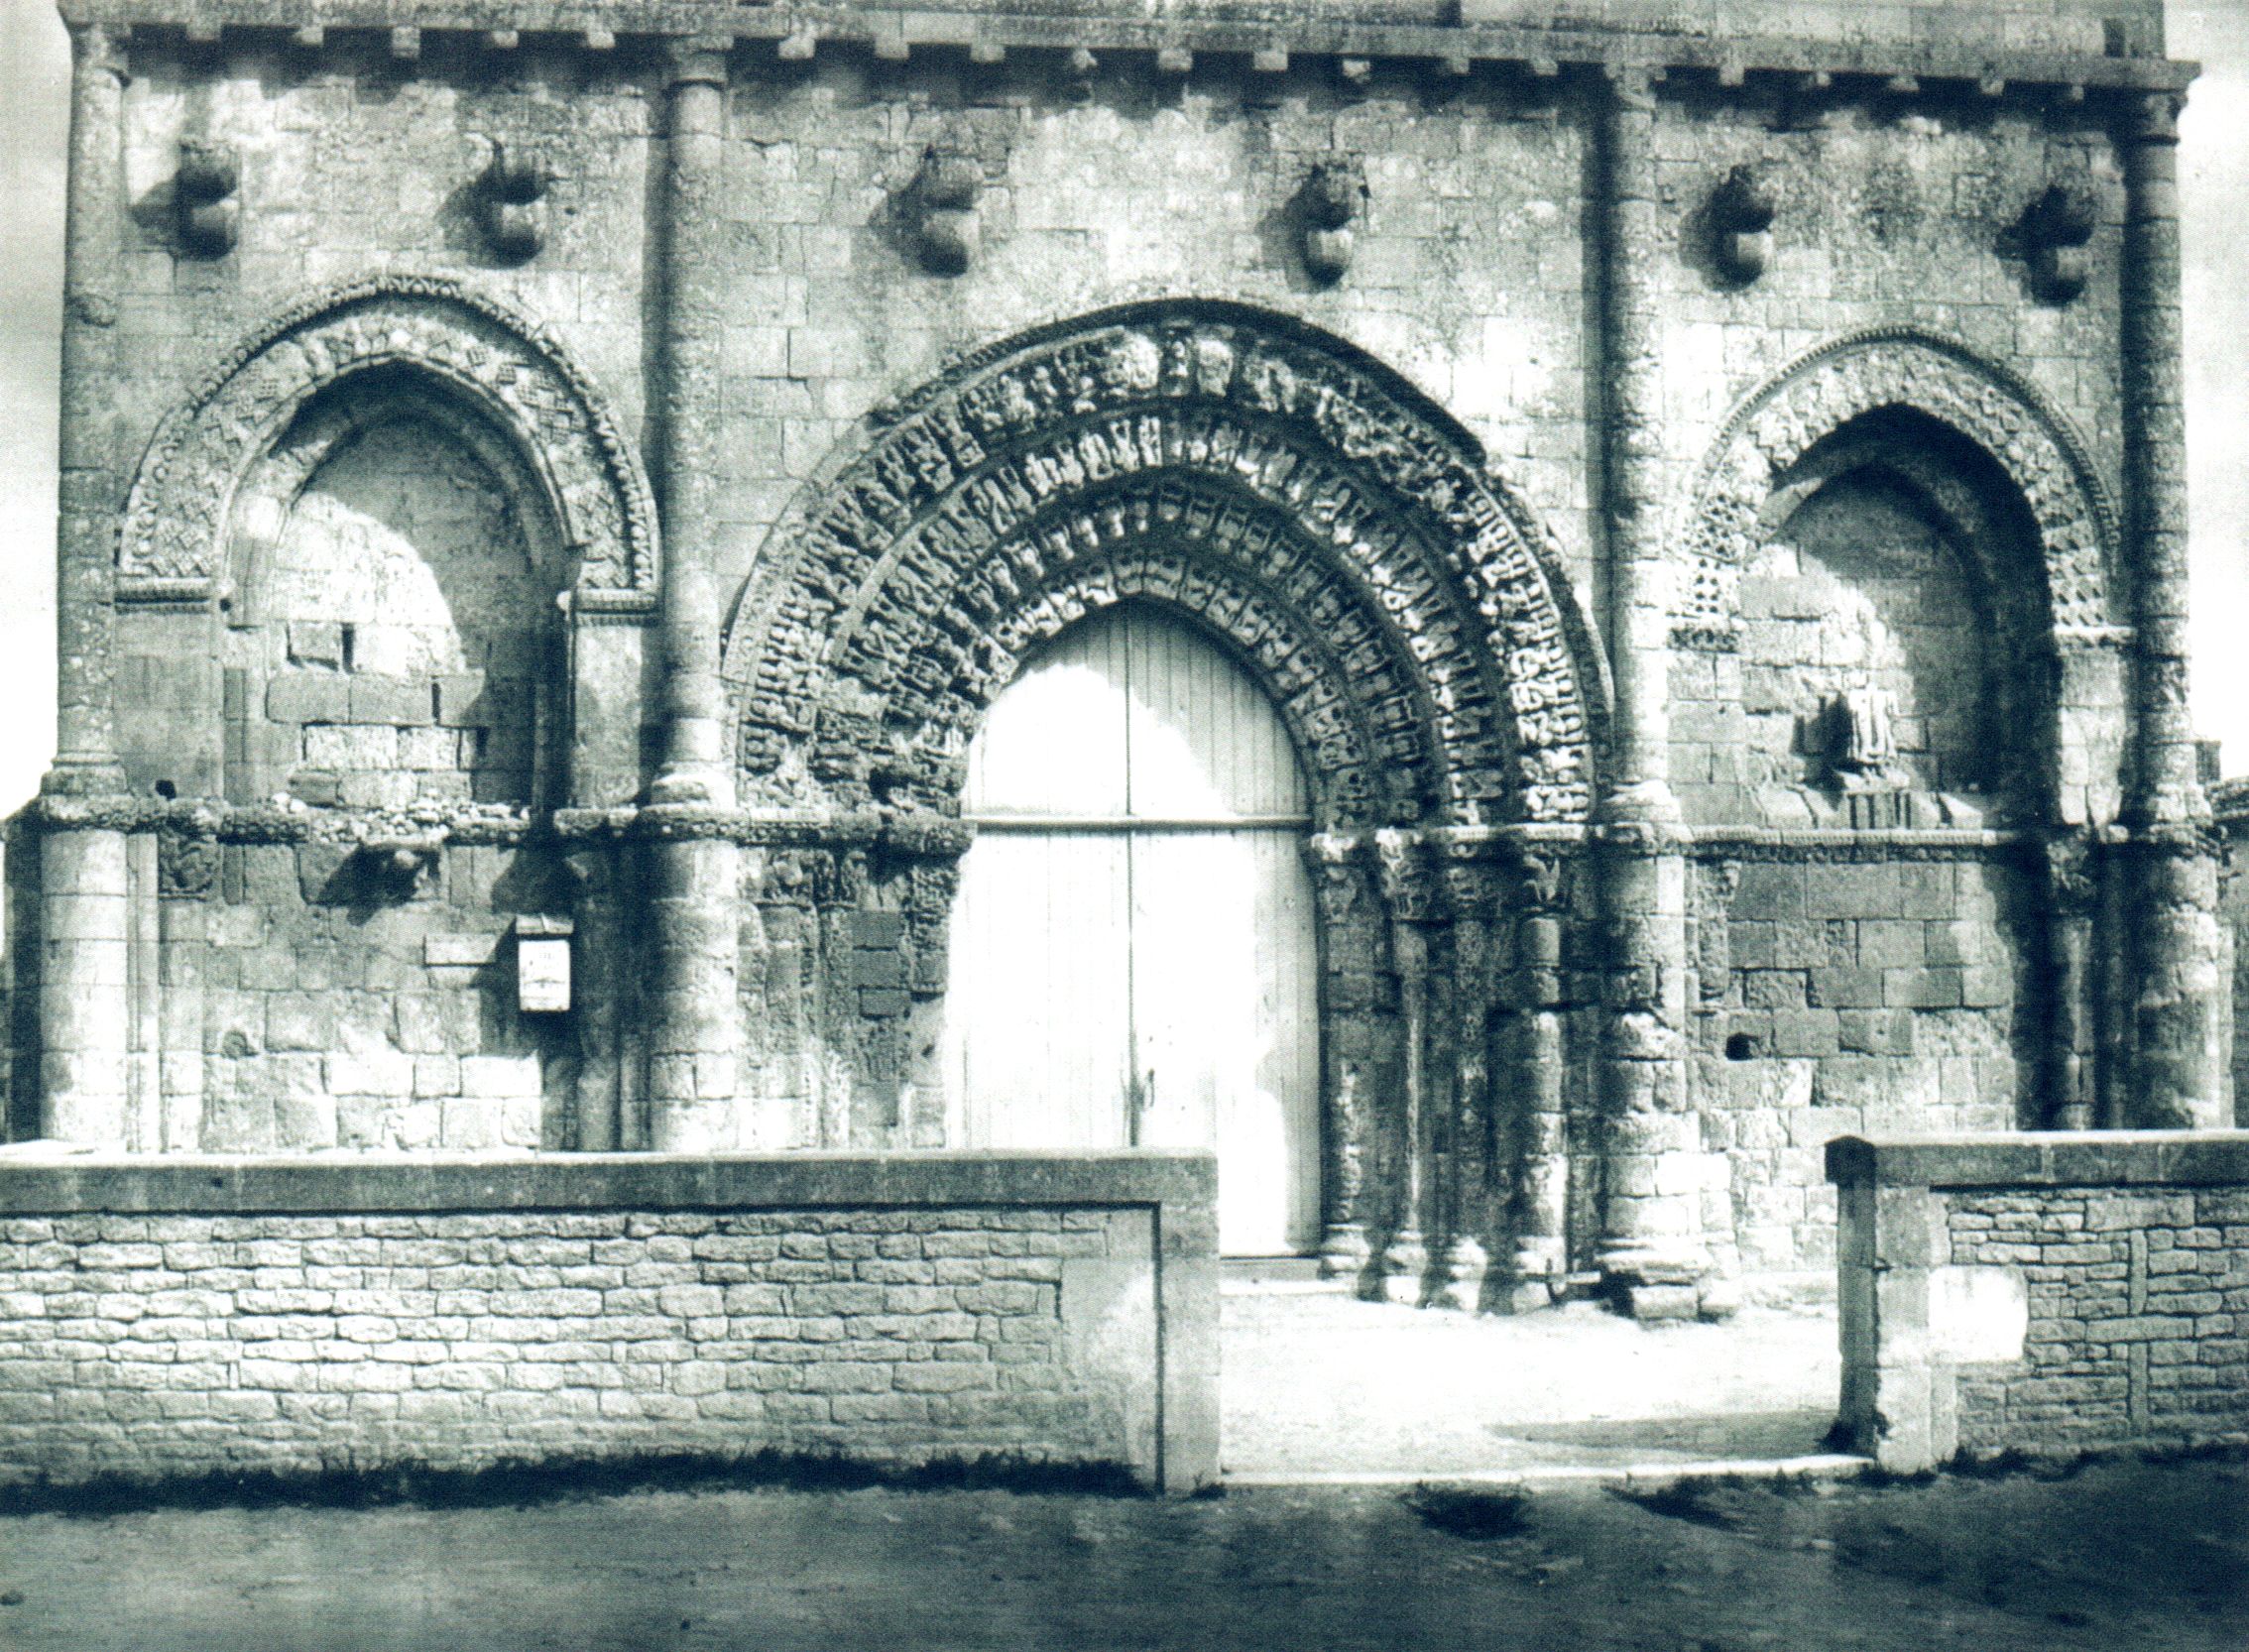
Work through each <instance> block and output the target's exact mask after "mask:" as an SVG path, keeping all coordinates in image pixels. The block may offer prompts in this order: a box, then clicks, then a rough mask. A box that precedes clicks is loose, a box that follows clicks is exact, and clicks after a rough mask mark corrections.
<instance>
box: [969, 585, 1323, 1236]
mask: <svg viewBox="0 0 2249 1652" xmlns="http://www.w3.org/2000/svg"><path fill="white" fill-rule="evenodd" d="M962 805H963V809H964V812H965V813H967V814H968V815H969V816H970V817H971V818H972V819H974V820H975V821H976V822H977V824H978V828H979V830H978V836H977V840H976V843H975V845H974V846H973V847H972V848H971V849H970V851H969V853H968V855H967V857H966V859H965V861H964V862H963V865H962V869H961V885H960V894H959V898H958V902H957V904H956V906H955V909H954V917H953V954H952V958H953V963H952V981H951V985H950V988H949V990H948V994H947V1013H946V1038H945V1045H944V1060H945V1072H946V1079H947V1082H948V1087H949V1088H950V1089H951V1091H952V1094H953V1095H954V1096H955V1097H957V1098H958V1099H959V1105H960V1108H961V1124H962V1132H961V1139H963V1140H964V1141H965V1143H966V1144H967V1145H970V1146H976V1147H1123V1146H1128V1145H1144V1146H1209V1147H1213V1148H1215V1149H1216V1150H1217V1152H1218V1156H1219V1240H1220V1245H1221V1248H1222V1249H1224V1250H1225V1251H1226V1252H1227V1253H1229V1254H1232V1255H1279V1254H1293V1253H1301V1252H1306V1251H1309V1250H1311V1249H1313V1248H1315V1247H1316V1246H1317V1244H1318V1242H1319V1239H1320V1209H1319V1164H1320V1147H1319V1082H1320V1058H1319V1005H1318V965H1317V947H1316V942H1315V938H1314V925H1313V909H1312V891H1311V886H1310V881H1309V879H1308V877H1307V875H1306V871H1305V867H1304V863H1303V857H1302V844H1303V840H1304V834H1305V832H1306V831H1307V830H1308V828H1309V825H1310V805H1309V802H1308V800H1307V796H1306V788H1305V783H1304V776H1303V773H1302V772H1301V770H1300V769H1299V767H1298V765H1297V758H1296V753H1295V750H1294V748H1293V746H1292V745H1291V743H1290V740H1289V736H1288V731H1287V729H1286V728H1285V727H1284V726H1283V725H1282V722H1281V719H1280V717H1279V715H1278V713H1277V712H1276V711H1275V710H1274V708H1273V706H1272V704H1271V703H1270V702H1269V701H1268V700H1267V699H1266V698H1265V696H1264V694H1263V692H1262V691H1261V690H1260V689H1259V688H1258V687H1257V685H1256V684H1255V683H1254V682H1252V681H1251V680H1250V679H1249V678H1248V677H1247V676H1246V675H1244V674H1243V671H1242V670H1241V669H1240V667H1239V666H1237V665H1236V664H1235V662H1234V661H1233V660H1232V659H1230V658H1229V657H1228V656H1227V655H1226V654H1225V653H1224V652H1222V651H1221V650H1220V649H1218V648H1217V647H1216V646H1214V644H1213V643H1212V642H1210V641H1209V640H1208V639H1207V638H1206V637H1205V636H1204V635H1203V634H1202V633H1201V632H1200V631H1199V630H1198V629H1196V628H1194V627H1193V626H1192V625H1191V624H1190V623H1188V622H1187V621H1186V620H1184V619H1183V618H1180V617H1178V616H1176V615H1175V614H1173V613H1172V612H1170V611H1168V610H1166V609H1164V608H1161V607H1159V606H1156V605H1153V604H1144V603H1134V604H1127V605H1125V606H1123V607H1119V608H1113V609H1110V610H1107V611H1106V612H1104V613H1102V614H1100V615H1097V616H1095V617H1093V618H1090V619H1088V620H1085V621H1083V622H1081V623H1080V624H1078V625H1076V626H1074V627H1072V628H1071V629H1070V630H1068V631H1066V632H1064V633H1063V634H1062V635H1061V636H1059V637H1057V638H1056V639H1055V640H1054V641H1053V643H1051V644H1050V645H1048V646H1047V647H1046V648H1045V649H1042V650H1041V651H1040V652H1039V653H1037V654H1036V655H1034V656H1033V657H1032V658H1031V659H1030V660H1029V661H1028V662H1027V663H1026V664H1025V666H1024V667H1023V669H1022V670H1021V671H1020V672H1019V673H1017V675H1016V676H1015V678H1014V680H1013V681H1012V682H1011V683H1010V684H1009V685H1008V687H1007V688H1006V690H1005V691H1004V692H1002V693H1001V695H1000V696H999V698H998V699H997V700H995V701H994V702H993V705H992V707H991V710H990V712H989V714H988V715H987V717H986V719H985V722H984V726H983V728H982V730H981V731H980V732H979V733H978V735H977V737H976V739H975V741H974V743H973V744H972V745H971V747H970V751H969V774H968V783H967V786H966V789H965V791H964V793H963V796H962Z"/></svg>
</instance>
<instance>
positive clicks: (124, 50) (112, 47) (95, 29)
mask: <svg viewBox="0 0 2249 1652" xmlns="http://www.w3.org/2000/svg"><path fill="white" fill-rule="evenodd" d="M132 39H133V31H132V28H131V27H130V26H129V25H126V24H117V23H83V24H80V25H78V27H76V28H74V29H72V30H71V31H70V72H71V73H72V74H73V75H74V76H75V77H77V78H78V79H80V80H93V79H105V80H108V81H110V82H111V83H112V84H113V85H115V86H122V85H123V84H124V83H125V74H126V67H127V62H128V59H129V57H130V51H131V44H132Z"/></svg>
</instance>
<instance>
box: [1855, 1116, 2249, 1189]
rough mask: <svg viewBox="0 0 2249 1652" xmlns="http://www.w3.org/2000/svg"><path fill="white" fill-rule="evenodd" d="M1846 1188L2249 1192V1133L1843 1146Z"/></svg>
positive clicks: (2031, 1135)
mask: <svg viewBox="0 0 2249 1652" xmlns="http://www.w3.org/2000/svg"><path fill="white" fill-rule="evenodd" d="M1828 1180H1830V1181H1831V1182H1835V1183H1836V1184H1837V1185H1839V1186H1843V1187H1863V1186H1869V1185H1871V1186H1875V1187H1925V1188H1964V1187H1977V1188H1981V1187H2147V1186H2171V1187H2208V1186H2218V1185H2223V1184H2227V1183H2249V1129H2236V1130H2004V1131H1988V1132H1977V1133H1974V1134H1957V1135H1902V1134H1901V1135H1882V1136H1876V1137H1871V1138H1869V1137H1866V1136H1858V1135H1844V1136H1837V1137H1835V1139H1834V1140H1832V1141H1830V1142H1829V1143H1828Z"/></svg>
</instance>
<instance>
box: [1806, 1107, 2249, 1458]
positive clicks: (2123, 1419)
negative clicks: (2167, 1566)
mask: <svg viewBox="0 0 2249 1652" xmlns="http://www.w3.org/2000/svg"><path fill="white" fill-rule="evenodd" d="M1828 1176H1829V1179H1830V1180H1832V1181H1834V1182H1835V1183H1836V1184H1837V1187H1838V1191H1839V1204H1840V1212H1841V1214H1840V1228H1839V1236H1838V1238H1839V1262H1840V1279H1839V1284H1840V1293H1841V1318H1842V1358H1843V1383H1842V1425H1843V1428H1844V1430H1845V1431H1846V1433H1847V1434H1848V1435H1849V1437H1850V1439H1851V1442H1852V1444H1853V1445H1854V1447H1855V1449H1857V1450H1859V1451H1863V1452H1866V1453H1868V1454H1869V1455H1871V1456H1873V1457H1874V1458H1876V1459H1877V1460H1878V1461H1880V1462H1881V1463H1882V1464H1883V1465H1884V1466H1885V1467H1887V1468H1891V1469H1897V1470H1901V1471H1911V1470H1917V1469H1925V1468H1930V1467H1934V1466H1936V1465H1939V1464H1942V1463H1945V1462H1948V1461H1950V1460H1952V1459H1953V1458H1954V1457H1955V1456H1960V1455H1963V1454H1964V1455H1969V1456H1988V1455H1992V1454H1996V1453H1999V1452H2002V1451H2008V1450H2016V1451H2025V1452H2032V1453H2052V1452H2075V1451H2082V1450H2088V1449H2092V1448H2096V1447H2104V1446H2114V1445H2122V1444H2127V1443H2133V1442H2145V1443H2164V1444H2177V1445H2194V1444H2205V1443H2213V1442H2224V1441H2240V1440H2245V1439H2249V1130H2195V1131H2188V1130H2167V1131H2086V1132H2079V1133H2071V1134H2046V1133H2036V1134H2032V1133H2011V1134H1995V1135H1988V1134H1987V1135H1974V1136H1942V1137H1940V1136H1916V1137H1902V1138H1894V1139H1887V1140H1880V1141H1868V1140H1864V1139H1861V1138H1859V1137H1855V1136H1852V1137H1845V1138H1844V1139H1842V1140H1838V1141H1835V1142H1833V1143H1831V1144H1830V1146H1829V1148H1828Z"/></svg>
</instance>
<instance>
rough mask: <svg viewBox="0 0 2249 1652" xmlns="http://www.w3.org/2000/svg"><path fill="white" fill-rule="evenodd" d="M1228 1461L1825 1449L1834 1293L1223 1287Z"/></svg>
mask: <svg viewBox="0 0 2249 1652" xmlns="http://www.w3.org/2000/svg"><path fill="white" fill-rule="evenodd" d="M1224 1323H1225V1342H1224V1345H1223V1347H1224V1351H1225V1375H1224V1379H1223V1382H1222V1386H1221V1392H1222V1395H1223V1398H1224V1405H1225V1423H1224V1429H1223V1433H1222V1439H1223V1441H1224V1445H1223V1448H1222V1456H1223V1458H1224V1462H1225V1466H1226V1471H1227V1473H1228V1474H1229V1475H1232V1476H1236V1477H1238V1478H1239V1477H1248V1478H1254V1479H1266V1478H1286V1477H1288V1476H1290V1475H1300V1474H1306V1473H1311V1472H1320V1471H1333V1472H1343V1473H1354V1474H1367V1473H1381V1472H1388V1473H1393V1474H1402V1475H1443V1474H1459V1473H1462V1472H1464V1471H1471V1470H1482V1471H1505V1470H1527V1469H1537V1468H1545V1467H1552V1466H1556V1465H1570V1466H1586V1467H1602V1468H1620V1467H1624V1466H1627V1465H1634V1464H1664V1463H1686V1462H1699V1461H1707V1460H1710V1459H1713V1458H1734V1459H1740V1458H1758V1459H1769V1458H1784V1457H1794V1456H1799V1455H1803V1454H1808V1453H1814V1452H1818V1451H1820V1450H1821V1449H1822V1442H1823V1440H1824V1438H1825V1437H1826V1435H1827V1433H1828V1430H1829V1428H1830V1427H1831V1426H1832V1425H1833V1424H1834V1422H1835V1399H1836V1393H1837V1389H1838V1385H1839V1383H1840V1381H1841V1361H1840V1357H1839V1356H1838V1354H1837V1352H1836V1343H1835V1309H1834V1307H1833V1306H1832V1305H1831V1306H1829V1307H1826V1308H1821V1309H1811V1308H1807V1309H1801V1310H1782V1309H1771V1308H1765V1309H1745V1310H1744V1311H1743V1312H1742V1313H1741V1314H1740V1315H1739V1316H1738V1317H1737V1318H1735V1319H1734V1320H1732V1321H1730V1322H1729V1323H1727V1324H1725V1325H1722V1326H1717V1325H1677V1326H1663V1327H1657V1328H1652V1329H1642V1328H1641V1327H1640V1326H1637V1325H1635V1324H1633V1322H1632V1321H1630V1320H1628V1319H1623V1318H1620V1317H1618V1316H1617V1315H1614V1314H1610V1313H1605V1312H1603V1311H1601V1310H1600V1309H1598V1308H1597V1307H1595V1306H1593V1305H1592V1304H1590V1303H1580V1304H1571V1305H1569V1306H1567V1307H1564V1308H1562V1309H1561V1310H1559V1311H1555V1312H1548V1313H1540V1314H1528V1315H1523V1316H1521V1317H1518V1318H1508V1317H1504V1316H1492V1315H1482V1316H1472V1315H1468V1314H1454V1313H1437V1312H1428V1311H1424V1310H1421V1309H1415V1308H1398V1307H1392V1306H1390V1305H1388V1304H1386V1303H1376V1302H1360V1301H1355V1300H1353V1299H1352V1298H1350V1297H1347V1296H1342V1295H1336V1294H1307V1293H1305V1292H1303V1291H1288V1290H1273V1289H1266V1290H1260V1291H1248V1290H1244V1289H1242V1288H1239V1287H1235V1288H1230V1289H1229V1290H1228V1292H1227V1295H1226V1297H1225V1299H1224Z"/></svg>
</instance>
